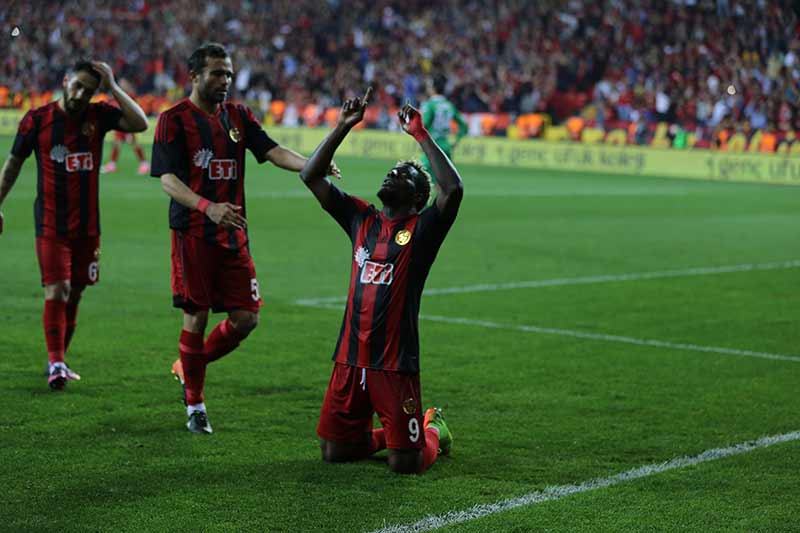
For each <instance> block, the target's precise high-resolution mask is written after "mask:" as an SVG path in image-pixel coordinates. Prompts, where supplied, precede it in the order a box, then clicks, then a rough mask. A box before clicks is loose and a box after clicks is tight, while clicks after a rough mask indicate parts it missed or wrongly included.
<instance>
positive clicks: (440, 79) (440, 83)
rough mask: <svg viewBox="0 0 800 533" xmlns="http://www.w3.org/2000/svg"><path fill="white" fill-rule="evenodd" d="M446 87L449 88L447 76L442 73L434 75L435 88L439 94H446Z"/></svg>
mask: <svg viewBox="0 0 800 533" xmlns="http://www.w3.org/2000/svg"><path fill="white" fill-rule="evenodd" d="M446 88H447V78H446V77H444V76H442V75H441V74H439V75H436V76H434V77H433V90H434V91H436V93H437V94H444V91H445V89H446Z"/></svg>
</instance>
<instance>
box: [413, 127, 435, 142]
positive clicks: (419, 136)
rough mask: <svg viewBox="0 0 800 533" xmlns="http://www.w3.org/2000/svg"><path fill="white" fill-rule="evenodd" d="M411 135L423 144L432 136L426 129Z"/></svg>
mask: <svg viewBox="0 0 800 533" xmlns="http://www.w3.org/2000/svg"><path fill="white" fill-rule="evenodd" d="M411 135H413V137H414V139H416V141H417V142H418V143H421V142H422V141H424V140H425V139H427V138H428V137H430V136H431V134H430V133H428V130H426V129H425V128H422V129H419V130H415V131H414V132H413V133H412V134H411Z"/></svg>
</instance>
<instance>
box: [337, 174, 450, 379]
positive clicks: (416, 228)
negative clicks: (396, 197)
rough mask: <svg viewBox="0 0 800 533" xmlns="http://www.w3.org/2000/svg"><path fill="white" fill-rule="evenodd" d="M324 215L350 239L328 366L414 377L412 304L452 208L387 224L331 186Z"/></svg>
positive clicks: (416, 367)
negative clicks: (346, 280) (345, 286)
mask: <svg viewBox="0 0 800 533" xmlns="http://www.w3.org/2000/svg"><path fill="white" fill-rule="evenodd" d="M332 187H333V189H332V194H331V196H332V198H333V203H332V207H330V209H329V210H328V212H329V213H330V215H331V216H332V217H333V218H334V219H336V221H337V222H338V223H339V225H340V226H341V227H342V229H344V231H345V232H346V233H347V234H348V235H349V236H350V240H351V242H352V244H353V263H352V267H351V271H350V291H349V294H348V296H347V307H346V308H345V312H344V319H343V321H342V327H341V330H340V332H339V340H338V341H337V344H336V350H335V351H334V353H333V360H334V361H336V362H338V363H343V364H347V365H351V366H357V367H360V368H374V369H379V370H391V371H398V372H406V373H418V372H419V326H418V321H419V304H420V298H421V296H422V289H423V287H424V285H425V280H426V279H427V277H428V272H429V271H430V269H431V265H432V264H433V261H434V259H436V254H437V252H438V251H439V247H440V246H441V245H442V242H443V241H444V238H445V236H446V235H447V232H448V231H449V230H450V227H451V226H452V225H453V222H454V221H455V218H456V214H457V209H456V210H453V211H452V212H451V213H443V212H441V211H439V209H438V208H437V207H436V206H435V205H433V206H430V207H427V208H425V209H423V210H422V212H420V213H414V214H412V215H409V216H406V217H402V218H396V219H389V218H386V217H385V216H384V215H383V214H382V213H381V212H380V211H378V210H377V209H376V208H375V206H373V205H370V204H368V203H367V202H365V201H364V200H361V199H359V198H356V197H353V196H349V195H347V194H345V193H343V192H342V191H340V190H339V189H338V188H336V187H335V186H332Z"/></svg>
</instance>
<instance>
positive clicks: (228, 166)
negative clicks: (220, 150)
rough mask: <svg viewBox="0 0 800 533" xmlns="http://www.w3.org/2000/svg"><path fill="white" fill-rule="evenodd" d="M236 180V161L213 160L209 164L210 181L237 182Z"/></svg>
mask: <svg viewBox="0 0 800 533" xmlns="http://www.w3.org/2000/svg"><path fill="white" fill-rule="evenodd" d="M236 178H237V173H236V160H235V159H212V160H211V161H209V162H208V179H212V180H235V179H236Z"/></svg>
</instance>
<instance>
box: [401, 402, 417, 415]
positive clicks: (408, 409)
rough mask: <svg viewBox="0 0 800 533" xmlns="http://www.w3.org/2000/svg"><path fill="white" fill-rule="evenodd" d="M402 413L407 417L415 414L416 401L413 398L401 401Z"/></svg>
mask: <svg viewBox="0 0 800 533" xmlns="http://www.w3.org/2000/svg"><path fill="white" fill-rule="evenodd" d="M403 412H404V413H405V414H407V415H413V414H414V413H416V412H417V401H416V400H415V399H414V398H409V399H407V400H405V401H403Z"/></svg>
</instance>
